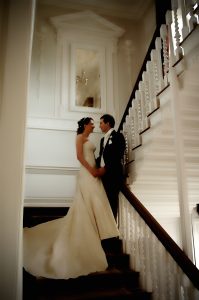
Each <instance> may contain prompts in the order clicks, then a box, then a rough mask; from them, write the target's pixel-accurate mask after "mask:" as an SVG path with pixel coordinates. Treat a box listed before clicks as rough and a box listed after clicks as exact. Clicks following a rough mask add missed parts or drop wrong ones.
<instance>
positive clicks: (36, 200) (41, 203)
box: [24, 197, 73, 207]
mask: <svg viewBox="0 0 199 300" xmlns="http://www.w3.org/2000/svg"><path fill="white" fill-rule="evenodd" d="M72 203H73V199H72V198H69V197H56V198H53V197H52V198H49V197H28V198H25V199H24V207H70V206H71V204H72Z"/></svg>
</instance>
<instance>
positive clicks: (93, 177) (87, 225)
mask: <svg viewBox="0 0 199 300" xmlns="http://www.w3.org/2000/svg"><path fill="white" fill-rule="evenodd" d="M93 129H94V123H93V119H92V118H88V117H87V118H83V119H81V120H80V121H79V122H78V129H77V138H76V151H77V158H78V160H79V161H80V163H81V167H80V171H79V174H78V177H77V186H76V194H75V197H74V201H73V205H72V206H71V207H70V209H69V211H68V213H67V215H66V216H64V217H63V218H59V219H56V220H53V221H49V222H46V223H42V224H39V225H37V226H34V227H32V228H24V238H23V243H24V252H23V263H24V268H25V270H26V271H27V272H29V273H31V274H32V275H34V276H36V277H46V278H54V279H68V278H76V277H78V276H81V275H87V274H89V273H93V272H98V271H104V270H105V269H106V268H107V267H108V263H107V260H106V255H105V253H104V250H103V248H102V246H101V240H103V239H107V238H112V237H117V236H119V231H118V229H117V225H116V223H115V219H114V217H113V213H112V210H111V208H110V205H109V202H108V199H107V196H106V192H105V190H104V188H103V185H102V182H101V180H100V179H99V177H98V176H100V169H99V170H98V169H96V166H95V156H94V151H95V146H94V145H93V144H92V143H91V142H90V141H89V139H88V137H89V135H90V133H92V132H93Z"/></svg>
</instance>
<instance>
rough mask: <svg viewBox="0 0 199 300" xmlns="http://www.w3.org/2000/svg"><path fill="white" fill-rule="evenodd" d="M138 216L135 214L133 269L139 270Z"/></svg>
mask: <svg viewBox="0 0 199 300" xmlns="http://www.w3.org/2000/svg"><path fill="white" fill-rule="evenodd" d="M139 238H140V237H139V216H138V213H136V214H135V271H138V272H139V271H140V252H139Z"/></svg>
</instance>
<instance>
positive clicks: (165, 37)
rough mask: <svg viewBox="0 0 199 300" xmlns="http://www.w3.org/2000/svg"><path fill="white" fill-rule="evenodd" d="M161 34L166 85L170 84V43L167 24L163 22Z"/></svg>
mask: <svg viewBox="0 0 199 300" xmlns="http://www.w3.org/2000/svg"><path fill="white" fill-rule="evenodd" d="M160 36H161V39H162V50H163V78H164V85H165V86H167V85H168V72H169V45H168V31H167V26H166V25H165V24H163V25H162V26H161V27H160Z"/></svg>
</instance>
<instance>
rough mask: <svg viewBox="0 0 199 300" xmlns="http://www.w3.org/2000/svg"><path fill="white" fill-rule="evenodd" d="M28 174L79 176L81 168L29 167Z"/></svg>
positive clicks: (27, 168) (27, 167)
mask: <svg viewBox="0 0 199 300" xmlns="http://www.w3.org/2000/svg"><path fill="white" fill-rule="evenodd" d="M25 170H26V174H50V175H77V172H78V171H79V168H71V167H59V166H31V165H27V166H26V168H25Z"/></svg>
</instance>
